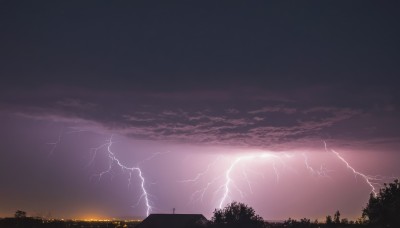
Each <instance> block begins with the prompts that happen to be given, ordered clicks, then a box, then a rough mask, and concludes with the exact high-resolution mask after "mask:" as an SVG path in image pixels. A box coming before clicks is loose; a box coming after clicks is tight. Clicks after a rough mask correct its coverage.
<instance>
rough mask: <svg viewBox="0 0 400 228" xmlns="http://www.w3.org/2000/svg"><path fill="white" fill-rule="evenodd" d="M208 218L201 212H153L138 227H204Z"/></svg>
mask: <svg viewBox="0 0 400 228" xmlns="http://www.w3.org/2000/svg"><path fill="white" fill-rule="evenodd" d="M206 223H207V219H206V218H205V217H204V216H203V215H201V214H151V215H149V216H148V217H147V218H146V219H145V220H143V221H142V222H141V223H140V224H139V225H138V226H137V228H161V227H163V228H164V227H169V228H189V227H203V226H205V225H206Z"/></svg>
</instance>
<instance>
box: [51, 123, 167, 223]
mask: <svg viewBox="0 0 400 228" xmlns="http://www.w3.org/2000/svg"><path fill="white" fill-rule="evenodd" d="M85 131H86V130H74V131H69V132H66V134H72V133H79V132H85ZM62 137H63V132H62V131H61V132H60V134H59V136H58V138H57V141H55V142H51V143H47V144H48V145H52V148H51V150H50V152H49V154H48V155H49V156H50V155H52V154H53V153H54V151H55V150H56V148H57V147H58V145H59V144H60V143H61V140H62ZM113 143H114V141H113V135H111V137H110V138H109V139H107V140H106V143H104V144H102V145H99V146H98V147H95V148H92V149H91V153H92V156H91V158H90V161H89V164H88V166H89V165H92V164H93V162H94V160H95V159H96V157H97V155H98V153H99V152H100V151H101V152H103V151H104V152H106V155H107V157H108V159H109V161H108V167H107V169H105V170H103V171H101V172H100V173H99V174H97V175H94V176H97V177H98V178H99V181H100V180H101V178H102V177H103V176H104V175H106V174H109V175H112V170H113V167H114V166H116V167H119V168H120V169H121V170H122V171H123V172H128V187H130V185H131V180H132V174H134V173H136V174H137V177H138V178H139V180H140V189H141V192H142V194H141V195H140V197H139V199H138V201H137V203H136V204H135V205H134V207H136V206H138V205H139V204H140V202H141V201H142V200H144V203H145V206H146V215H147V216H148V215H149V214H150V212H151V211H152V210H153V207H152V203H151V201H150V194H149V193H148V191H147V190H146V179H145V178H144V175H143V172H142V170H141V169H140V167H139V165H140V164H142V163H144V162H146V161H149V160H151V159H153V158H154V157H156V156H158V155H160V154H164V153H154V154H153V155H152V156H150V157H148V158H146V159H144V160H142V161H141V162H139V163H138V164H137V166H134V167H128V166H126V165H124V164H123V163H122V162H121V161H120V159H118V158H117V156H116V154H115V153H114V152H113V151H112V150H111V147H112V145H113ZM103 149H104V150H103ZM166 153H168V152H166Z"/></svg>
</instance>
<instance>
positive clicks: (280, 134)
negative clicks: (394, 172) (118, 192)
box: [1, 88, 399, 150]
mask: <svg viewBox="0 0 400 228" xmlns="http://www.w3.org/2000/svg"><path fill="white" fill-rule="evenodd" d="M246 91H249V90H247V89H244V90H239V89H237V90H234V91H229V90H225V91H223V90H218V91H194V92H190V91H187V92H179V93H178V92H174V93H171V94H168V93H163V95H162V96H161V95H160V94H153V93H146V92H128V91H125V92H115V93H110V92H103V91H95V90H90V91H89V90H79V89H75V92H73V91H72V90H70V89H65V88H64V89H62V88H58V89H56V88H53V89H43V90H40V91H36V90H35V91H19V93H18V94H17V95H16V96H14V97H13V98H11V97H12V96H11V94H8V96H7V97H8V99H7V98H6V99H4V98H3V99H2V100H1V107H2V110H3V111H8V112H13V113H18V114H20V115H23V116H25V117H29V118H38V119H50V120H54V121H59V122H70V123H74V124H75V126H76V127H78V128H79V127H80V128H82V129H83V128H85V127H86V128H89V129H90V128H93V127H96V129H97V130H98V129H99V127H100V128H102V129H103V130H104V131H110V132H115V133H120V134H124V135H127V136H130V137H132V138H137V139H150V140H161V141H174V142H182V143H190V144H214V145H240V146H245V147H259V148H268V149H276V150H280V149H286V148H293V147H296V146H299V145H301V144H306V143H307V142H312V141H318V140H319V141H320V140H324V139H330V138H334V139H336V140H339V141H340V140H341V141H342V142H343V143H345V142H348V141H351V140H353V141H354V140H359V141H364V142H366V141H368V140H373V139H377V138H379V137H381V136H382V135H385V137H387V138H392V140H393V138H398V137H399V135H398V133H397V130H396V129H395V128H393V127H390V126H392V125H393V124H394V125H395V124H398V119H397V118H396V117H395V116H396V114H397V113H398V106H397V104H395V103H392V104H390V105H389V104H387V105H385V106H384V107H377V106H376V105H373V104H372V105H365V104H364V102H356V101H350V100H351V98H349V99H348V101H346V102H343V103H341V104H339V105H338V104H335V103H333V102H331V103H322V102H319V99H318V98H316V99H314V100H307V99H306V100H304V97H305V98H308V97H311V96H312V94H307V93H309V92H310V91H311V92H313V91H314V90H312V89H304V90H302V91H300V92H298V93H299V95H297V96H296V94H295V93H294V94H290V93H287V94H285V93H280V94H279V93H276V94H272V93H263V91H261V90H258V91H257V89H254V90H252V92H248V93H247V92H246ZM329 92H330V91H328V93H329ZM238 94H240V96H237V95H238ZM203 95H204V96H203ZM322 95H324V93H318V94H314V96H322ZM269 96H270V97H271V98H270V99H268V97H269ZM295 97H297V99H296V98H295ZM213 98H214V99H213ZM348 102H351V105H346V103H348ZM382 118H385V121H381V119H382ZM378 133H379V135H380V136H379V135H378Z"/></svg>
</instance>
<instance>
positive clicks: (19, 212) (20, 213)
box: [14, 210, 26, 219]
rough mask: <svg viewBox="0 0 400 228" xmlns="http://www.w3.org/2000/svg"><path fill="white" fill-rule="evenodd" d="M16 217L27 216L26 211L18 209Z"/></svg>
mask: <svg viewBox="0 0 400 228" xmlns="http://www.w3.org/2000/svg"><path fill="white" fill-rule="evenodd" d="M14 217H15V218H17V219H22V218H26V212H25V211H20V210H18V211H16V212H15V214H14Z"/></svg>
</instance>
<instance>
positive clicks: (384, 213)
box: [209, 179, 400, 228]
mask: <svg viewBox="0 0 400 228" xmlns="http://www.w3.org/2000/svg"><path fill="white" fill-rule="evenodd" d="M209 226H210V227H212V228H242V227H246V228H274V227H276V228H278V227H288V228H289V227H293V228H302V227H311V228H314V227H315V228H316V227H326V228H331V227H332V228H333V227H336V228H342V227H343V228H344V227H348V228H350V227H365V228H367V227H368V228H369V227H371V228H384V227H385V228H399V227H400V183H399V181H398V180H397V179H396V180H394V182H393V183H390V184H384V187H383V188H381V189H380V190H379V193H378V194H376V195H374V194H372V193H371V195H370V198H369V201H368V204H367V206H366V207H365V208H364V209H363V210H362V217H361V218H359V219H358V220H357V221H349V220H348V219H346V218H343V219H342V218H341V217H340V212H339V211H336V213H335V214H334V215H333V217H332V216H330V215H328V216H326V219H325V221H323V222H318V221H313V222H312V221H311V220H310V219H307V218H303V219H300V220H296V219H291V218H289V219H288V220H286V221H284V222H283V223H267V222H264V220H263V218H262V217H260V216H259V215H257V214H256V213H255V211H254V209H253V208H251V207H248V206H247V205H245V204H243V203H237V202H233V203H231V204H229V205H228V206H227V207H225V208H224V209H220V210H215V211H214V216H213V217H212V219H211V222H210V225H209Z"/></svg>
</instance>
